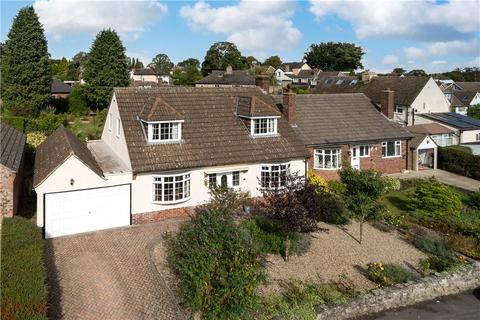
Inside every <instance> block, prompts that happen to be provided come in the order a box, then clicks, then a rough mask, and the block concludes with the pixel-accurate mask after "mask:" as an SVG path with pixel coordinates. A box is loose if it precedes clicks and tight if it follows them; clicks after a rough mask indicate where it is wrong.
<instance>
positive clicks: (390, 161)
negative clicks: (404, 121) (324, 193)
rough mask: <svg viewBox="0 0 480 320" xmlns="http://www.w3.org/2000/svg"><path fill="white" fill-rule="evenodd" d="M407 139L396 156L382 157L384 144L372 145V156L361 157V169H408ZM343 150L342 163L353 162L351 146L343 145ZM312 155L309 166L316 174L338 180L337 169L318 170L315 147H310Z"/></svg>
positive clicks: (394, 170) (387, 170)
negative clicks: (315, 160) (316, 167)
mask: <svg viewBox="0 0 480 320" xmlns="http://www.w3.org/2000/svg"><path fill="white" fill-rule="evenodd" d="M407 147H408V146H407V141H402V150H401V156H400V157H395V158H382V144H381V143H379V144H374V145H371V149H370V156H369V157H366V158H360V169H364V170H368V169H373V170H377V171H381V172H383V173H396V172H402V170H405V169H407V167H406V166H407V162H406V150H407ZM341 150H342V163H344V162H345V161H346V162H348V163H349V164H350V163H351V158H350V155H349V152H350V148H349V146H347V145H342V146H341ZM308 152H309V155H310V157H309V158H308V167H309V168H310V169H312V170H313V171H314V172H315V173H316V174H318V175H319V176H321V177H322V178H324V179H326V180H338V179H340V177H339V175H338V171H337V170H318V169H313V168H314V166H313V165H314V149H313V148H309V149H308Z"/></svg>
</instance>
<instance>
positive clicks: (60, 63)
mask: <svg viewBox="0 0 480 320" xmlns="http://www.w3.org/2000/svg"><path fill="white" fill-rule="evenodd" d="M69 67H70V63H69V61H68V60H67V59H66V58H65V57H63V58H62V59H61V60H57V61H56V62H52V74H53V76H54V77H55V78H57V79H58V80H62V81H63V80H67V78H68V70H69Z"/></svg>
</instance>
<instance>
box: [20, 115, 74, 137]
mask: <svg viewBox="0 0 480 320" xmlns="http://www.w3.org/2000/svg"><path fill="white" fill-rule="evenodd" d="M64 122H65V118H64V116H63V115H61V114H54V113H51V112H45V111H42V112H40V114H39V115H38V117H37V118H35V119H31V120H29V122H28V126H27V127H28V130H27V131H28V132H34V131H40V132H43V133H44V134H46V135H47V136H48V135H50V134H52V133H53V132H54V131H55V130H57V129H58V128H59V127H60V126H61V125H63V124H64Z"/></svg>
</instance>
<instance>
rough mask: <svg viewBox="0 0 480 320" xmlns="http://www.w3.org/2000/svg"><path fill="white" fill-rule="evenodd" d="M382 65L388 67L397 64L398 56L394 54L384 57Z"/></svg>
mask: <svg viewBox="0 0 480 320" xmlns="http://www.w3.org/2000/svg"><path fill="white" fill-rule="evenodd" d="M382 63H383V64H386V65H392V64H397V63H398V56H396V55H394V54H387V55H386V56H384V57H383V60H382Z"/></svg>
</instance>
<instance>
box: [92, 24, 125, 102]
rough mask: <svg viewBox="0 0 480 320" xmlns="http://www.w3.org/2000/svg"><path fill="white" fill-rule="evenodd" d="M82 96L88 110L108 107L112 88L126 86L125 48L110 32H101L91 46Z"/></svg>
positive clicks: (111, 31)
mask: <svg viewBox="0 0 480 320" xmlns="http://www.w3.org/2000/svg"><path fill="white" fill-rule="evenodd" d="M84 79H85V82H86V85H85V95H86V98H87V101H88V102H89V104H90V105H91V106H94V107H95V108H98V109H103V108H105V107H106V106H108V103H109V102H110V98H111V95H112V90H113V87H126V86H128V85H129V83H130V78H129V73H128V63H127V57H126V55H125V48H124V47H123V45H122V42H121V41H120V38H119V37H118V35H117V33H116V32H115V31H114V30H110V29H108V30H103V31H100V33H99V34H98V35H97V37H96V39H95V41H94V42H93V45H92V48H91V49H90V53H89V54H88V60H87V63H86V65H85V73H84Z"/></svg>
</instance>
